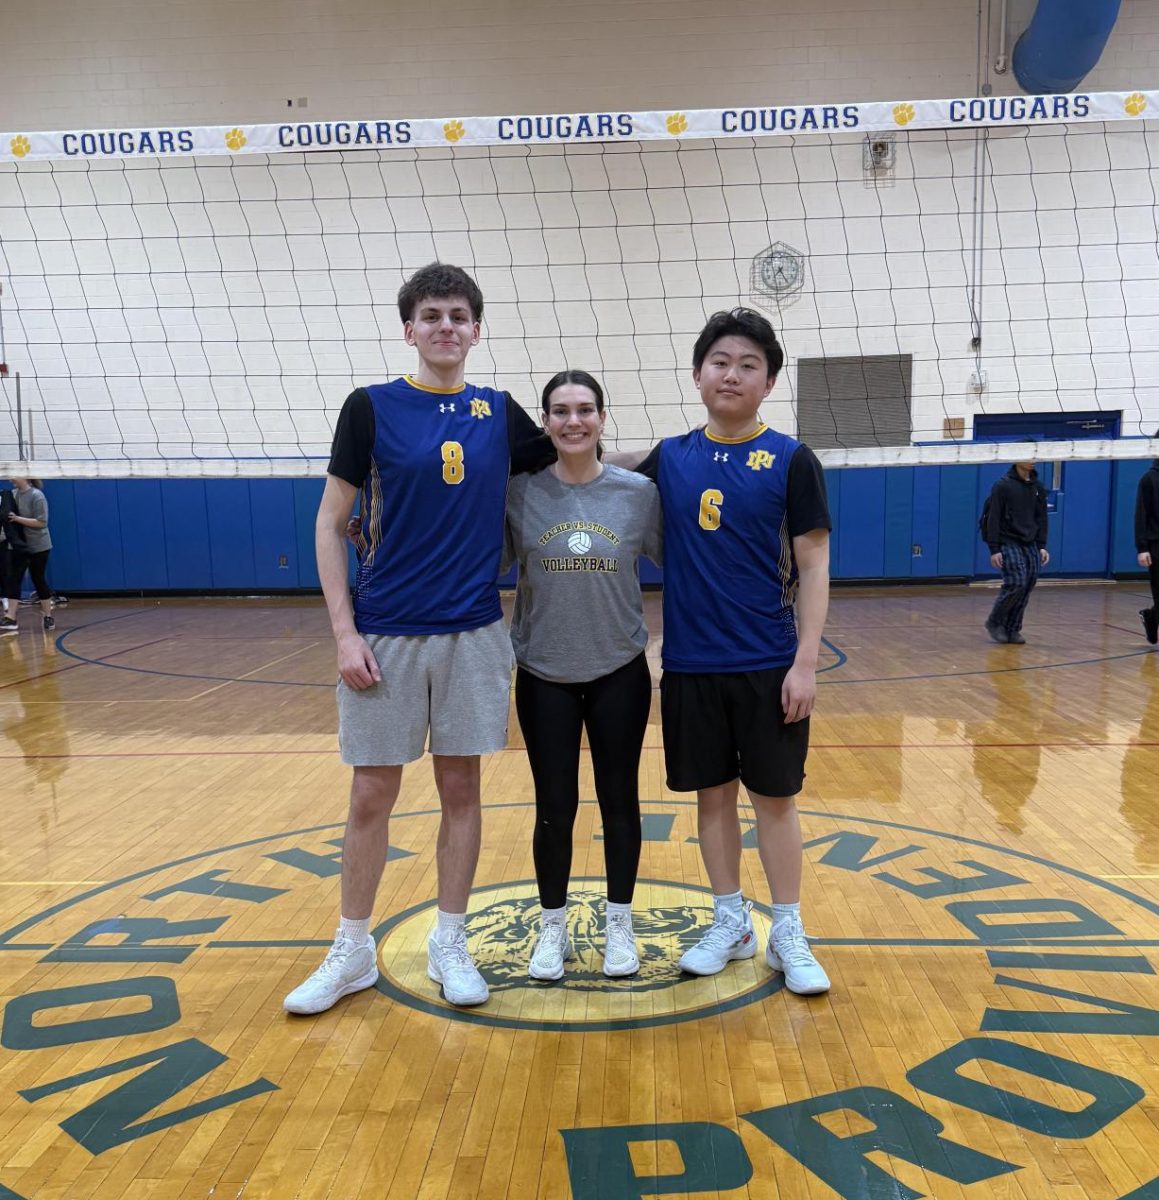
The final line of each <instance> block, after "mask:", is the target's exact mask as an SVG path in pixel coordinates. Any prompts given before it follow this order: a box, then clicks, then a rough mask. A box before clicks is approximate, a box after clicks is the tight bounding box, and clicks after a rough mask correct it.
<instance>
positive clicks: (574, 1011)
mask: <svg viewBox="0 0 1159 1200" xmlns="http://www.w3.org/2000/svg"><path fill="white" fill-rule="evenodd" d="M568 901H569V903H568V935H569V937H570V938H571V942H572V951H573V956H572V958H571V959H569V960H568V962H566V963H565V964H564V965H565V970H564V976H563V978H562V979H560V980H558V981H556V982H554V983H543V982H540V981H538V980H534V979H531V978H530V977H529V976H528V973H527V965H528V963H529V962H530V961H531V954H532V951H533V949H534V947H535V939H536V937H537V935H538V933H539V900H538V898H537V897H536V888H535V880H534V879H524V880H519V881H518V882H515V883H509V884H497V885H494V886H492V887H484V888H480V889H478V890H477V891H476V892H475V895H474V899H473V911H472V913H471V916H470V919H469V921H468V932H469V937H470V942H471V949H472V953H473V954H474V956H475V962H476V964H477V965H478V967H479V971H480V973H481V974H482V976H483V978H484V979H486V980H487V986H488V988H489V989H490V992H491V999H490V1000H489V1001H488V1002H487V1003H486V1004H485V1005H481V1006H480V1007H478V1008H453V1007H452V1006H450V1005H448V1004H446V1002H445V1001H444V1000H443V999H442V998H441V996H440V995H439V992H438V988H437V985H436V984H433V983H431V981H430V980H429V979H428V978H427V973H426V944H427V935H428V934H429V933H430V931H431V927H432V925H433V923H434V916H435V901H433V900H431V901H428V902H426V903H424V904H419V905H415V906H414V907H412V908H408V909H407V910H406V911H405V912H402V913H400V914H398V915H397V916H395V917H392V918H390V919H389V920H387V921H385V922H383V924H381V925H380V926H379V927H378V928H377V929H376V930H375V931H374V936H375V940H376V941H377V942H378V947H379V969H380V972H381V974H380V978H379V982H378V989H379V991H381V992H383V993H385V994H386V995H387V996H390V997H391V998H392V999H394V1000H397V1001H399V1002H400V1003H403V1004H406V1005H408V1006H410V1007H413V1008H419V1009H421V1010H422V1011H424V1012H430V1013H436V1014H439V1015H443V1016H446V1017H448V1018H450V1019H452V1020H456V1021H467V1022H469V1023H471V1024H478V1025H489V1026H498V1027H500V1028H508V1029H514V1028H518V1029H539V1030H554V1031H557V1032H560V1031H580V1030H588V1031H595V1030H604V1031H609V1030H616V1029H628V1028H633V1027H635V1026H637V1025H638V1024H639V1023H640V1022H641V1019H642V1020H643V1023H644V1024H646V1025H647V1024H660V1025H667V1024H671V1023H673V1022H679V1021H685V1020H688V1019H691V1018H694V1017H701V1016H706V1015H708V1014H709V1013H711V1012H725V1011H728V1010H729V1009H731V1008H734V1007H737V1006H739V1005H745V1004H751V1003H752V1002H753V1001H755V1000H759V999H760V998H761V997H763V996H769V995H772V994H773V993H774V992H777V991H779V990H780V989H781V987H783V986H784V984H783V978H782V977H781V976H779V975H777V976H774V975H772V974H771V973H770V971H769V969H768V967H767V966H765V965H764V960H763V958H762V957H761V956H759V955H758V956H757V957H755V958H752V959H748V960H746V961H743V962H738V963H736V964H734V967H731V968H730V969H729V971H728V972H727V973H726V974H721V975H719V976H716V977H713V978H710V979H705V978H700V977H698V976H693V975H686V974H685V973H684V972H683V971H681V970H680V968H679V967H678V966H677V962H678V961H679V959H680V956H681V955H682V954H683V953H684V951H685V950H687V949H688V948H689V947H690V946H692V945H694V944H695V943H696V941H697V940H698V939H699V938H700V936H701V935H702V934H703V933H704V930H705V929H706V928H707V927H708V925H709V924H710V923H711V921H712V895H711V892H710V891H709V890H708V889H705V888H700V887H696V886H691V885H684V884H679V883H673V882H668V881H664V880H650V879H645V880H639V881H638V882H637V885H636V894H635V897H634V901H633V912H634V916H633V925H634V928H635V931H636V942H637V946H638V948H639V953H640V970H639V971H638V972H637V973H636V974H635V975H633V976H630V977H627V978H619V979H609V978H608V977H607V976H606V975H605V974H604V972H603V944H604V904H605V900H604V890H603V881H602V880H600V879H580V880H576V879H573V880H572V887H571V890H570V891H569V894H568ZM644 1013H647V1014H648V1015H647V1016H642V1014H644Z"/></svg>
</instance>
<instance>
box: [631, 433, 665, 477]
mask: <svg viewBox="0 0 1159 1200" xmlns="http://www.w3.org/2000/svg"><path fill="white" fill-rule="evenodd" d="M636 471H637V472H638V473H639V474H641V475H647V477H648V478H649V479H650V480H651V481H652V482H653V483H659V482H660V443H659V442H657V443H656V445H655V446H653V447H652V449H651V450H649V451H648V454H647V457H646V458H645V459H644V461H643V462H642V463H640V464H639V466H637V467H636Z"/></svg>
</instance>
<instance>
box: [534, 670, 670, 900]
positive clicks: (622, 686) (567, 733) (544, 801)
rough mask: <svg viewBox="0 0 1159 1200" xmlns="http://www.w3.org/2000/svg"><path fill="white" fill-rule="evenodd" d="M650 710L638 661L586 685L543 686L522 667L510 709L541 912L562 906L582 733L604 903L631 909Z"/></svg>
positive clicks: (647, 678)
mask: <svg viewBox="0 0 1159 1200" xmlns="http://www.w3.org/2000/svg"><path fill="white" fill-rule="evenodd" d="M651 706H652V676H651V673H650V672H649V670H648V664H647V661H646V660H645V658H644V655H643V654H641V655H640V656H639V657H637V658H634V659H633V660H632V661H631V662H630V663H628V664H627V666H624V667H620V669H619V670H617V671H613V672H612V673H611V674H610V675H604V676H602V677H601V678H599V679H593V680H592V681H591V682H590V683H548V682H547V681H546V680H544V679H540V678H538V677H537V676H535V675H532V674H531V673H530V672H529V671H525V670H524V669H523V668H522V667H520V668H519V670H518V672H517V673H516V676H515V708H516V711H517V712H518V714H519V724H520V726H521V728H522V729H523V740H524V742H525V743H526V744H527V757H528V759H530V761H531V774H532V776H533V777H534V779H535V837H534V839H533V841H532V850H533V853H534V856H535V878H536V879H537V880H538V882H539V902H540V904H541V905H542V906H543V907H544V908H562V907H563V906H564V905H565V904H566V903H567V884H568V879H569V878H570V877H571V837H572V826H573V825H574V824H575V816H576V812H577V811H578V809H579V759H580V735H581V733H582V731H583V729H584V727H585V726H586V727H587V731H588V746H589V747H590V749H591V753H592V768H593V771H594V773H595V781H596V798H597V799H598V800H599V802H600V816H601V818H602V819H603V825H604V866H605V869H606V870H607V877H608V899H609V900H610V901H611V902H612V903H613V904H629V903H631V900H632V892H633V891H634V890H635V887H636V871H637V869H638V867H639V865H640V778H639V776H640V749H641V747H642V746H643V744H644V733H645V731H646V729H647V728H648V712H649V710H650V708H651Z"/></svg>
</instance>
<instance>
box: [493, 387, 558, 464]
mask: <svg viewBox="0 0 1159 1200" xmlns="http://www.w3.org/2000/svg"><path fill="white" fill-rule="evenodd" d="M503 395H504V396H506V397H507V449H508V450H509V451H510V454H511V474H512V475H523V474H528V475H530V474H532V473H534V472H535V471H542V470H543V468H544V467H547V466H550V465H551V464H552V463H553V462H555V447H554V446H553V445H552V444H551V438H549V437H548V436H547V433H546V432H545V431H544V430H543V428H542V427H541V426H539V425H536V423H535V422H534V421H533V420H532V419H531V418H530V417H529V416H528V415H527V413H526V412H524V411H523V408H522V407H521V406H520V405H519V403H518V402H517V401H516V399H515V397H514V396H512V395H511V393H510V392H504V393H503Z"/></svg>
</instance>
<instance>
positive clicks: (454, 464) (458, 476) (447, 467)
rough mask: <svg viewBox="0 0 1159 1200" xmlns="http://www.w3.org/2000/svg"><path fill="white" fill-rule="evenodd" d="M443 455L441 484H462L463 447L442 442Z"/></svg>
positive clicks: (463, 467)
mask: <svg viewBox="0 0 1159 1200" xmlns="http://www.w3.org/2000/svg"><path fill="white" fill-rule="evenodd" d="M441 449H442V453H443V482H444V483H462V482H463V476H464V475H465V474H466V468H465V466H464V465H463V447H462V446H461V445H460V443H458V442H444V443H443V445H442V447H441Z"/></svg>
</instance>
